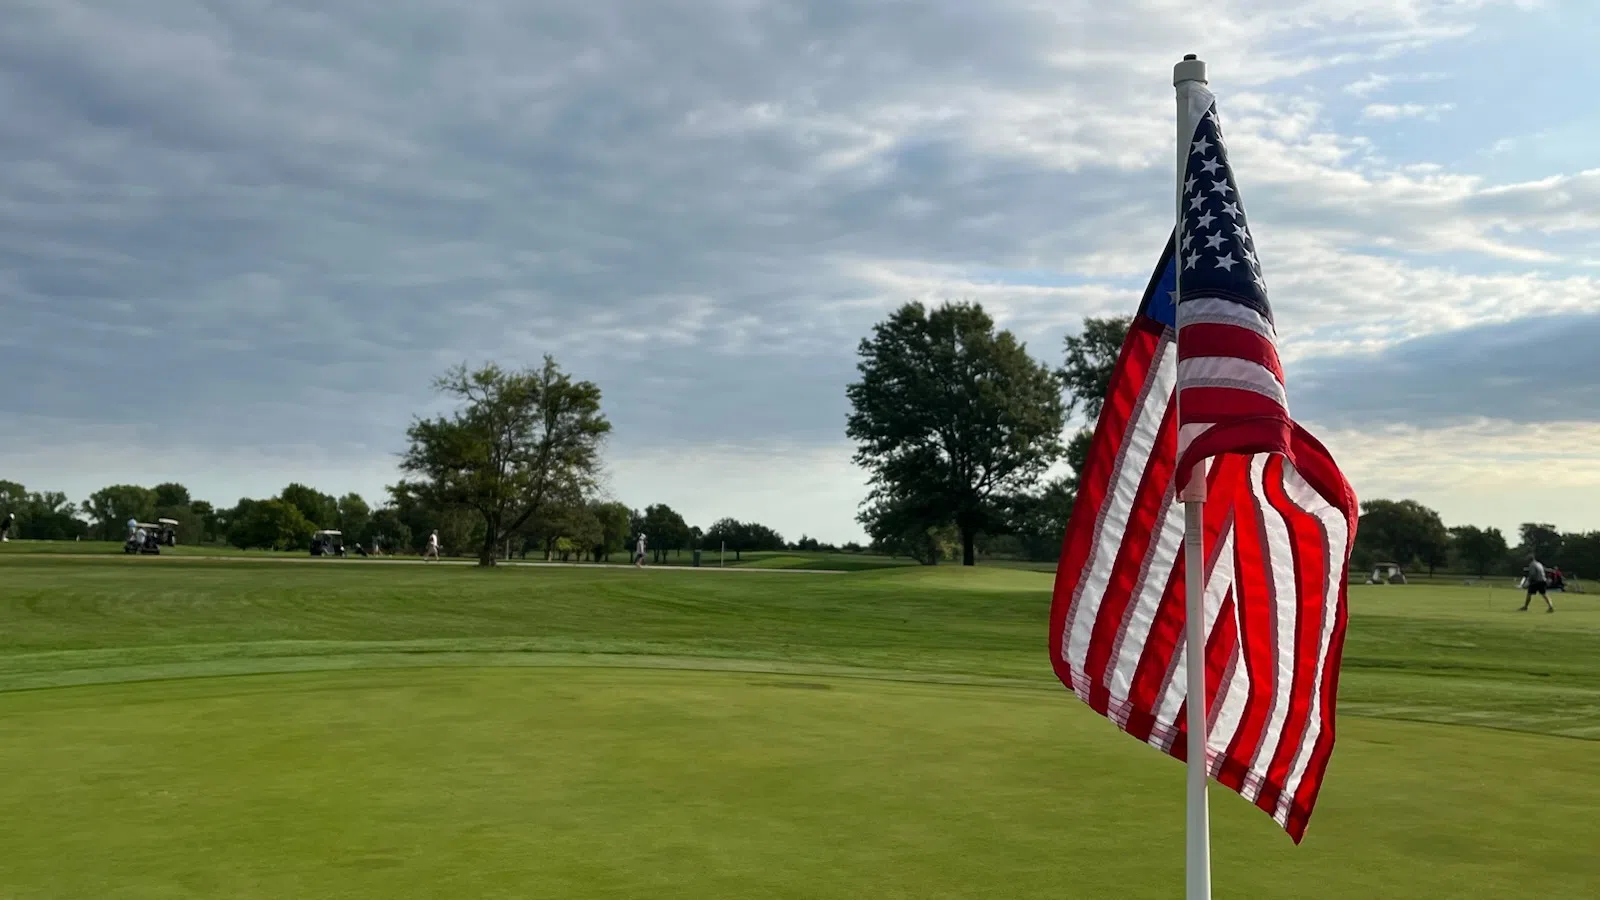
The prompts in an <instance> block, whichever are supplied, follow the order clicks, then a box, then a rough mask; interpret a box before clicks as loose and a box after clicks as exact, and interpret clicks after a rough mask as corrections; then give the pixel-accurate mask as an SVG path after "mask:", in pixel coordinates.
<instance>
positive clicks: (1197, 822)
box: [1172, 53, 1211, 900]
mask: <svg viewBox="0 0 1600 900" xmlns="http://www.w3.org/2000/svg"><path fill="white" fill-rule="evenodd" d="M1205 83H1206V64H1205V63H1204V62H1203V61H1201V60H1199V59H1196V58H1195V55H1194V54H1192V53H1191V54H1188V55H1186V56H1185V57H1184V58H1183V61H1182V62H1180V63H1178V64H1177V65H1175V66H1173V67H1172V86H1173V87H1174V88H1175V89H1176V91H1177V95H1178V128H1177V132H1178V145H1177V146H1178V177H1177V190H1176V196H1177V204H1176V211H1177V231H1176V232H1174V240H1175V241H1176V242H1177V244H1176V246H1175V247H1174V248H1173V249H1174V251H1175V254H1174V255H1175V257H1176V260H1175V262H1176V265H1174V267H1173V269H1174V272H1175V280H1174V284H1173V288H1174V295H1175V298H1176V300H1177V301H1178V302H1175V303H1174V310H1173V312H1174V317H1175V321H1176V320H1177V319H1180V318H1181V316H1178V315H1177V309H1176V307H1177V306H1178V305H1179V303H1181V301H1182V298H1183V259H1182V253H1183V203H1184V198H1183V183H1184V176H1185V175H1186V174H1187V171H1188V162H1189V142H1190V141H1191V140H1193V139H1194V126H1195V122H1194V121H1193V119H1192V118H1191V117H1190V115H1189V109H1188V104H1189V97H1188V93H1189V88H1190V86H1192V85H1195V84H1202V85H1203V84H1205ZM1177 339H1178V340H1179V341H1180V342H1181V341H1182V340H1183V331H1182V329H1181V328H1180V329H1179V330H1178V338H1177ZM1180 401H1181V398H1175V400H1174V402H1180ZM1178 422H1179V423H1180V424H1181V423H1182V422H1183V417H1182V414H1181V412H1180V414H1179V416H1178ZM1180 448H1181V444H1180ZM1184 474H1186V473H1179V475H1180V477H1181V476H1183V475H1184ZM1180 499H1181V500H1183V553H1184V561H1183V565H1184V610H1185V612H1184V616H1185V622H1186V626H1185V632H1186V642H1187V643H1186V645H1185V651H1184V655H1185V657H1186V660H1187V669H1188V672H1187V676H1188V711H1189V720H1188V732H1189V734H1188V737H1189V746H1188V754H1187V756H1188V790H1187V796H1186V804H1185V805H1186V809H1187V821H1186V823H1185V848H1184V897H1185V900H1211V817H1210V811H1209V809H1208V808H1207V803H1206V787H1207V784H1208V782H1209V780H1210V775H1209V773H1208V772H1207V763H1208V762H1209V758H1208V754H1207V752H1206V730H1207V720H1206V666H1205V646H1206V623H1205V608H1206V607H1205V581H1206V579H1205V562H1206V550H1205V547H1206V533H1205V509H1206V479H1205V467H1204V466H1196V467H1195V469H1194V472H1193V473H1192V476H1191V477H1190V478H1189V481H1188V483H1187V484H1185V485H1184V486H1183V489H1182V492H1181V493H1180Z"/></svg>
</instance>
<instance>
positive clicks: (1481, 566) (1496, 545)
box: [1450, 525, 1510, 577]
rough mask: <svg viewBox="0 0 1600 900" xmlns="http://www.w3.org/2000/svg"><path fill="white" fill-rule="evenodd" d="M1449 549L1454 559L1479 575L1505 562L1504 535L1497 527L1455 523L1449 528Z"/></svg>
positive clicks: (1507, 551) (1506, 551)
mask: <svg viewBox="0 0 1600 900" xmlns="http://www.w3.org/2000/svg"><path fill="white" fill-rule="evenodd" d="M1450 549H1451V551H1452V552H1453V553H1454V554H1455V557H1456V559H1458V560H1460V561H1461V563H1462V564H1464V565H1466V566H1467V567H1469V568H1470V569H1471V570H1472V571H1473V572H1476V573H1477V574H1478V576H1479V577H1482V576H1484V575H1487V574H1488V573H1489V571H1490V570H1491V569H1496V568H1499V566H1500V565H1501V563H1503V562H1505V559H1506V554H1507V553H1509V552H1510V551H1509V550H1508V549H1507V548H1506V536H1505V535H1503V534H1501V533H1500V529H1498V528H1479V527H1478V526H1476V525H1457V526H1456V527H1454V528H1452V529H1450Z"/></svg>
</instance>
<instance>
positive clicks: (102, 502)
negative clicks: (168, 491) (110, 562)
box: [83, 484, 156, 541]
mask: <svg viewBox="0 0 1600 900" xmlns="http://www.w3.org/2000/svg"><path fill="white" fill-rule="evenodd" d="M83 512H84V515H86V516H88V517H89V519H90V521H91V522H93V532H94V535H95V536H96V537H98V538H99V539H100V540H102V541H120V540H123V539H124V538H126V537H127V536H128V520H129V519H135V520H137V521H140V522H148V521H150V520H151V519H153V518H155V512H156V492H155V491H152V490H151V489H149V488H147V487H140V486H138V485H136V484H113V485H111V486H110V487H103V488H101V489H100V490H98V491H95V492H94V493H92V494H90V495H89V499H87V500H85V501H83Z"/></svg>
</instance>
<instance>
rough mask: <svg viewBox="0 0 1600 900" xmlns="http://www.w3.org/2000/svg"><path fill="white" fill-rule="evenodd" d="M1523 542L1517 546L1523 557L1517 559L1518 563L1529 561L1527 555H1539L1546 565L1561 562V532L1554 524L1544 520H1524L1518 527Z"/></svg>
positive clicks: (1518, 552) (1519, 553)
mask: <svg viewBox="0 0 1600 900" xmlns="http://www.w3.org/2000/svg"><path fill="white" fill-rule="evenodd" d="M1517 532H1518V536H1520V537H1521V538H1522V544H1521V545H1520V546H1518V547H1517V554H1518V555H1519V556H1521V557H1522V558H1521V559H1519V560H1517V563H1518V565H1519V566H1520V565H1523V564H1526V563H1527V561H1528V560H1527V557H1528V556H1530V555H1532V556H1537V557H1538V558H1539V562H1542V563H1544V564H1545V565H1547V566H1548V565H1551V564H1556V565H1559V564H1560V563H1561V543H1562V540H1561V532H1559V531H1557V530H1556V527H1555V526H1554V525H1550V524H1547V523H1543V522H1523V523H1522V526H1521V527H1520V528H1518V529H1517Z"/></svg>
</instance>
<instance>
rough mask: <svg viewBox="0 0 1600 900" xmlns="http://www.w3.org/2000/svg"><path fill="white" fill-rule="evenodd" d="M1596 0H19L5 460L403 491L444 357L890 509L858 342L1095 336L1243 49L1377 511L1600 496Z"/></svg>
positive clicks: (1513, 506) (1321, 402) (667, 457)
mask: <svg viewBox="0 0 1600 900" xmlns="http://www.w3.org/2000/svg"><path fill="white" fill-rule="evenodd" d="M1597 38H1600V6H1597V5H1596V4H1594V3H1592V2H1590V0H1568V2H1557V0H1546V2H1534V0H1504V2H1496V0H1207V2H1203V3H1196V2H1190V0H1119V2H1117V3H1107V2H1099V0H1056V2H1050V3H1040V2H1021V0H1017V2H1012V0H985V2H981V3H980V2H975V0H907V2H887V0H862V2H857V3H845V2H820V0H819V2H804V0H787V2H778V0H633V2H626V0H583V2H572V0H566V2H554V0H516V2H512V0H476V2H473V3H446V2H443V0H405V2H396V0H316V2H311V0H305V2H292V3H268V2H265V0H233V2H221V0H219V2H212V3H202V2H195V0H166V2H161V3H149V2H135V0H95V2H74V0H8V2H7V4H6V15H5V16H4V17H0V109H3V110H4V111H5V112H4V115H3V116H0V207H3V215H0V381H3V384H4V385H5V387H4V390H3V391H0V477H6V478H11V479H14V480H20V481H22V482H24V483H25V484H27V485H28V486H29V487H30V488H34V489H46V488H49V489H58V490H65V491H68V492H69V493H71V494H72V495H74V496H75V497H81V496H83V495H85V494H87V493H88V492H89V491H91V490H93V489H94V488H96V487H98V486H100V485H103V484H106V483H110V482H115V481H135V482H143V483H154V482H155V481H157V480H164V479H168V478H176V479H181V480H183V481H185V482H187V483H188V484H190V485H191V486H192V487H193V488H194V489H195V491H196V493H197V494H199V495H201V496H206V497H209V498H211V499H214V500H216V501H218V502H221V503H231V502H233V500H235V499H237V498H238V497H240V496H242V495H267V494H271V493H275V492H276V491H277V490H278V489H279V488H281V487H282V486H283V484H285V483H286V482H288V481H290V480H300V481H307V482H311V483H314V484H316V485H317V486H319V487H321V488H322V489H324V490H328V491H331V492H343V491H346V490H358V491H361V492H363V493H366V494H368V495H372V496H378V495H381V492H382V487H383V485H384V484H386V483H390V482H392V481H393V480H394V478H395V470H394V458H395V453H396V452H397V451H398V450H399V449H400V447H401V443H402V439H403V431H404V428H405V426H406V424H407V422H408V421H409V418H410V416H411V415H412V414H414V413H416V412H418V411H424V410H428V409H433V408H437V403H436V401H435V400H434V398H433V397H432V396H431V395H430V390H429V382H430V379H431V378H432V376H434V375H435V374H437V373H438V372H440V371H441V370H443V369H444V368H446V367H447V366H449V365H451V364H454V363H458V362H484V361H489V360H496V361H499V362H502V363H506V364H521V363H533V362H536V361H537V360H538V359H539V358H540V356H541V355H542V354H544V353H552V354H554V355H555V356H556V357H557V358H558V360H559V361H560V362H561V364H562V365H563V366H564V367H565V368H567V369H569V370H571V371H573V372H574V373H575V374H577V375H579V376H580V377H583V378H588V379H591V380H594V381H596V382H597V383H599V384H600V386H601V387H602V388H603V390H604V392H605V398H606V400H605V402H606V407H607V409H608V412H609V414H610V417H611V419H612V421H613V422H614V424H615V439H614V441H613V442H612V445H611V448H610V450H609V456H608V459H609V465H610V483H611V488H612V490H613V491H614V492H615V494H616V495H617V496H618V497H619V498H620V499H622V500H624V501H626V502H628V503H630V504H632V505H634V506H643V505H645V504H647V503H652V502H667V503H671V504H672V505H673V506H675V507H677V508H679V509H680V510H681V511H683V512H684V513H685V514H686V515H687V516H688V518H689V519H690V520H691V521H695V522H700V523H701V524H706V523H708V522H709V521H710V520H712V519H714V518H716V517H719V516H722V515H732V516H736V517H740V518H753V519H758V520H760V521H763V522H767V523H769V524H771V525H773V526H775V527H777V528H778V529H779V530H781V531H782V532H784V533H785V534H786V535H789V536H791V537H798V536H799V535H800V534H801V533H802V532H804V533H809V534H811V535H815V536H820V537H822V538H824V539H831V540H836V541H843V540H848V539H851V538H855V537H859V535H860V530H859V527H858V526H857V525H856V524H855V522H854V512H855V508H856V504H857V503H858V501H859V500H860V498H861V496H862V494H863V492H864V491H863V487H862V481H863V479H862V476H861V474H860V473H859V472H858V471H857V470H855V469H854V468H853V467H852V465H851V463H850V453H851V448H850V447H849V445H848V443H847V442H846V441H845V438H844V434H843V430H844V416H845V413H846V404H845V400H844V385H845V384H846V383H847V382H848V381H849V380H850V379H851V377H852V375H853V374H854V364H855V356H854V352H855V345H856V342H857V341H858V340H859V339H860V337H861V336H862V335H863V334H865V333H866V332H867V331H868V330H869V329H870V327H871V325H872V323H873V322H875V321H877V320H878V319H880V318H881V317H882V316H883V315H884V314H885V313H886V312H887V311H888V310H890V309H891V308H893V307H894V306H896V305H898V304H900V303H902V302H904V301H906V300H909V299H922V300H927V301H934V302H937V301H941V300H945V299H975V300H979V301H981V302H982V303H983V304H984V305H985V306H986V307H987V308H988V309H989V310H990V311H991V312H992V313H994V314H995V315H996V317H997V318H998V319H999V320H1000V321H1001V323H1002V324H1003V325H1004V326H1005V327H1008V328H1011V329H1013V330H1014V331H1016V332H1017V333H1019V334H1020V335H1022V336H1023V337H1024V338H1025V339H1026V340H1027V342H1028V346H1029V348H1030V350H1031V351H1032V352H1033V353H1034V354H1035V355H1036V356H1038V357H1039V358H1041V359H1046V360H1049V361H1051V362H1052V363H1054V362H1057V361H1059V358H1060V349H1061V340H1062V337H1063V336H1064V335H1065V334H1067V333H1069V332H1071V331H1073V330H1074V329H1076V328H1077V327H1078V323H1080V322H1081V320H1082V318H1083V317H1084V316H1085V315H1089V314H1109V313H1120V312H1131V311H1132V309H1133V307H1134V306H1135V305H1136V303H1137V301H1138V291H1139V289H1140V288H1141V287H1142V286H1143V283H1144V280H1145V279H1146V278H1147V277H1148V274H1149V269H1150V267H1151V265H1152V264H1153V263H1154V260H1155V256H1156V254H1157V252H1158V251H1159V249H1160V245H1161V242H1162V239H1163V236H1164V234H1165V233H1166V231H1168V230H1169V229H1170V227H1171V213H1170V204H1169V200H1168V198H1169V197H1170V196H1171V193H1170V192H1171V187H1170V183H1171V178H1172V165H1173V152H1172V140H1173V95H1172V88H1171V82H1170V75H1171V66H1172V64H1173V62H1175V61H1176V60H1177V59H1178V58H1180V57H1181V56H1182V54H1183V53H1186V52H1194V53H1198V54H1200V55H1201V57H1202V58H1203V59H1205V60H1207V61H1208V63H1209V64H1210V70H1211V79H1212V88H1213V89H1214V90H1215V91H1216V93H1217V94H1218V97H1219V104H1220V107H1221V110H1222V113H1223V117H1224V120H1225V122H1226V123H1227V128H1228V133H1229V136H1230V144H1229V146H1230V152H1231V155H1232V161H1233V164H1234V167H1235V169H1236V174H1237V176H1238V178H1239V181H1240V185H1241V188H1242V193H1243V196H1244V199H1245V201H1246V203H1247V205H1248V208H1249V211H1250V214H1251V223H1252V226H1253V230H1254V232H1255V236H1256V241H1257V244H1258V249H1259V254H1260V258H1261V261H1262V266H1263V268H1264V271H1265V273H1266V277H1267V281H1268V283H1269V285H1270V286H1271V287H1270V289H1271V296H1272V301H1273V303H1274V305H1275V307H1276V310H1277V314H1278V319H1279V323H1280V329H1281V332H1280V338H1281V343H1282V345H1283V353H1284V356H1285V358H1286V359H1287V360H1288V361H1289V372H1288V376H1289V379H1290V380H1289V389H1290V401H1291V408H1292V409H1293V410H1294V411H1295V413H1296V415H1297V416H1298V417H1299V418H1301V419H1302V420H1303V421H1305V422H1306V423H1307V424H1308V425H1309V426H1310V427H1311V428H1312V429H1313V430H1314V431H1315V432H1317V433H1318V434H1319V436H1321V437H1322V438H1323V439H1324V441H1325V442H1326V443H1327V444H1328V445H1329V447H1330V449H1332V450H1333V452H1334V453H1335V455H1336V456H1337V458H1338V459H1339V460H1340V462H1341V463H1342V464H1343V466H1344V467H1345V469H1346V471H1347V473H1348V474H1349V475H1350V476H1351V479H1352V481H1353V482H1354V484H1355V486H1356V489H1357V492H1358V493H1359V494H1360V495H1361V496H1363V497H1380V496H1389V497H1401V496H1408V497H1414V498H1416V499H1419V500H1422V501H1423V502H1425V503H1428V504H1430V505H1433V506H1434V507H1436V508H1438V509H1439V510H1440V511H1441V512H1442V513H1443V514H1444V517H1445V519H1446V521H1447V522H1449V523H1452V524H1454V523H1462V522H1477V523H1481V524H1485V525H1498V526H1501V527H1503V528H1508V529H1510V528H1514V527H1515V526H1516V524H1517V523H1518V522H1521V521H1525V520H1527V519H1530V518H1534V517H1537V518H1539V519H1541V520H1548V521H1554V522H1556V523H1557V524H1558V525H1560V526H1562V527H1563V528H1569V529H1578V528H1582V529H1594V528H1600V353H1597V350H1596V348H1597V347H1600V290H1597V288H1600V282H1597V275H1600V268H1597V267H1600V169H1587V170H1586V169H1585V166H1593V165H1595V162H1594V159H1595V157H1594V147H1595V146H1596V145H1597V141H1600V111H1597V108H1596V107H1595V105H1594V103H1593V102H1592V98H1591V95H1592V91H1593V84H1594V83H1595V82H1596V80H1597V77H1600V65H1597V64H1596V63H1595V62H1594V61H1593V59H1594V54H1593V52H1592V48H1593V46H1594V45H1595V44H1596V40H1597Z"/></svg>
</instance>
